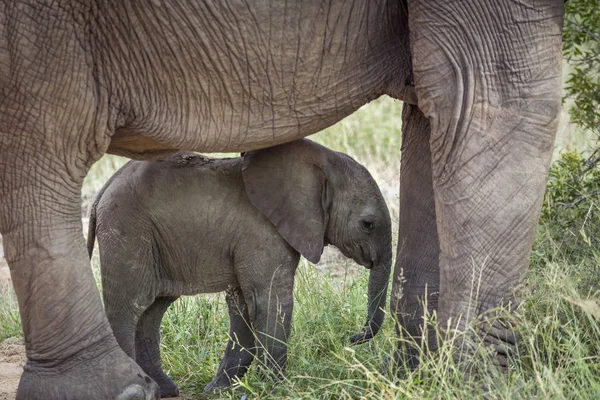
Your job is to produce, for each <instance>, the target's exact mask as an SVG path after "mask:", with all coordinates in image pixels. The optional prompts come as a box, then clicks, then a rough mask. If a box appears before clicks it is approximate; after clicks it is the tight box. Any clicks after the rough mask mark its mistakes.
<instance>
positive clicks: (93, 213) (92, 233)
mask: <svg viewBox="0 0 600 400" xmlns="http://www.w3.org/2000/svg"><path fill="white" fill-rule="evenodd" d="M131 162H132V161H129V162H128V163H126V164H125V165H123V166H122V167H121V168H119V170H117V172H115V173H114V175H113V176H111V177H110V178H109V179H108V181H106V183H105V184H104V186H102V189H100V191H99V192H98V195H97V196H96V199H95V200H94V203H92V206H91V207H90V220H89V224H88V237H87V249H88V254H89V256H90V260H91V259H92V254H93V253H94V243H95V242H96V222H97V220H98V216H97V209H98V203H100V199H102V195H104V192H106V189H108V188H109V186H110V185H111V183H112V182H113V181H114V180H115V179H116V178H117V177H118V176H119V175H121V174H122V173H123V170H125V168H126V167H127V166H128V165H129V164H130V163H131Z"/></svg>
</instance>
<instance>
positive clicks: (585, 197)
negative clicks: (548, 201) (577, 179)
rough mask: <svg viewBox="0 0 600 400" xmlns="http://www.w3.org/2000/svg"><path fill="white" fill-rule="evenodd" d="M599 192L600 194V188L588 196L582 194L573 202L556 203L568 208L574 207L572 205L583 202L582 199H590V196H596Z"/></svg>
mask: <svg viewBox="0 0 600 400" xmlns="http://www.w3.org/2000/svg"><path fill="white" fill-rule="evenodd" d="M597 194H600V190H598V191H595V192H593V193H590V194H588V195H587V196H581V197H580V198H578V199H577V200H575V201H574V202H572V203H563V202H556V203H555V204H556V205H557V206H563V207H566V208H572V207H575V206H576V205H577V204H579V203H581V202H582V201H584V200H586V199H589V198H590V197H593V196H595V195H597Z"/></svg>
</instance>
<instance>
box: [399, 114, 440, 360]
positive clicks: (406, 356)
mask: <svg viewBox="0 0 600 400" xmlns="http://www.w3.org/2000/svg"><path fill="white" fill-rule="evenodd" d="M429 129H430V128H429V121H428V120H427V118H425V116H424V115H423V113H422V112H421V111H420V110H419V109H418V107H416V106H412V105H409V104H405V105H404V108H403V110H402V161H401V168H400V169H401V177H400V221H399V226H400V227H399V234H398V250H397V256H396V266H395V270H394V282H393V287H392V301H391V308H392V313H393V314H394V315H396V316H397V324H398V325H397V326H396V330H397V333H398V335H399V336H400V337H403V340H402V341H401V342H400V343H399V348H398V355H397V356H398V358H399V359H398V360H397V361H398V362H399V363H400V364H403V365H405V366H407V367H409V368H411V369H413V368H415V367H416V366H417V364H418V361H419V355H420V354H421V352H422V351H427V350H429V351H434V350H435V346H436V343H437V341H436V336H435V330H433V329H431V327H428V326H427V324H426V318H428V317H429V316H431V315H432V313H433V311H434V310H436V309H437V302H438V294H439V283H440V270H439V253H440V250H439V241H438V234H437V225H436V219H435V202H434V195H433V185H432V181H431V152H430V149H429V137H430V135H429V133H430V131H429Z"/></svg>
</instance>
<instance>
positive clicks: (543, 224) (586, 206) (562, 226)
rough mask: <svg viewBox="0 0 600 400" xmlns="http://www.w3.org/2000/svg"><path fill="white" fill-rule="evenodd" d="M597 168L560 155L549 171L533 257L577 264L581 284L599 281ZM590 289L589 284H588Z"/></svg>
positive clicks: (581, 159) (572, 156)
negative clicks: (557, 250) (556, 250)
mask: <svg viewBox="0 0 600 400" xmlns="http://www.w3.org/2000/svg"><path fill="white" fill-rule="evenodd" d="M599 204H600V167H599V166H598V165H597V163H595V162H591V161H589V160H587V159H585V158H584V157H583V156H582V155H581V153H577V152H568V153H565V154H563V155H562V156H561V157H560V158H559V159H558V160H557V161H555V162H554V164H553V165H552V167H551V168H550V174H549V179H548V185H547V188H546V194H545V197H544V206H543V208H542V214H541V218H540V228H539V234H538V240H537V242H536V247H535V251H534V258H535V257H538V258H539V257H541V258H544V259H546V260H548V261H549V262H552V261H553V260H554V257H555V256H556V254H553V251H552V250H553V249H554V248H555V247H556V246H558V247H559V248H560V249H561V254H560V255H559V257H561V258H563V259H565V260H567V261H569V262H570V263H572V264H575V265H578V270H579V274H583V275H584V276H582V278H584V279H583V280H582V281H585V282H587V283H588V284H592V283H596V282H598V281H599V279H600V271H599V269H598V262H599V261H600V253H599V252H598V251H597V249H599V248H600V209H599ZM588 287H589V285H588Z"/></svg>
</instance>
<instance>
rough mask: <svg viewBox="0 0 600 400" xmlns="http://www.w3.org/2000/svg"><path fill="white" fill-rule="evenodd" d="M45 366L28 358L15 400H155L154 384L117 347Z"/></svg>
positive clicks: (158, 395) (158, 393)
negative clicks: (93, 355) (94, 355)
mask: <svg viewBox="0 0 600 400" xmlns="http://www.w3.org/2000/svg"><path fill="white" fill-rule="evenodd" d="M65 364H67V365H62V364H60V365H55V366H53V367H48V366H45V365H42V364H40V363H37V362H31V361H28V362H27V364H26V365H25V368H24V372H23V375H22V377H21V382H20V383H19V388H18V391H17V400H35V399H44V400H53V399H72V400H80V399H81V400H91V399H117V400H156V399H159V398H160V392H159V387H158V385H157V384H156V383H155V382H154V381H153V380H152V379H150V377H148V375H146V374H145V373H144V371H142V369H141V368H140V367H139V366H138V365H137V364H136V363H135V362H134V361H133V360H132V359H131V358H129V357H127V355H125V353H124V352H123V351H122V350H121V349H120V348H118V347H113V349H112V350H111V351H108V352H106V353H103V354H101V355H99V356H97V357H86V356H82V358H81V359H78V360H73V361H71V362H66V363H65Z"/></svg>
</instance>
